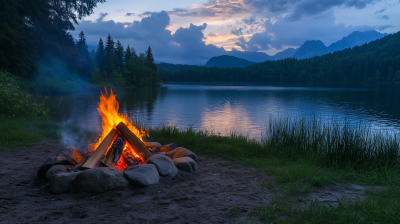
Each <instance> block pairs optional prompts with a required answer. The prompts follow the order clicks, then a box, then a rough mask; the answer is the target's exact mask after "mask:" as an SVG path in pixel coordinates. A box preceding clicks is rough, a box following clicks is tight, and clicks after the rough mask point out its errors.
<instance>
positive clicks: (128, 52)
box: [124, 44, 132, 64]
mask: <svg viewBox="0 0 400 224" xmlns="http://www.w3.org/2000/svg"><path fill="white" fill-rule="evenodd" d="M124 54H125V64H126V63H128V61H130V60H131V59H132V52H131V49H130V48H129V44H128V47H126V51H125V53H124Z"/></svg>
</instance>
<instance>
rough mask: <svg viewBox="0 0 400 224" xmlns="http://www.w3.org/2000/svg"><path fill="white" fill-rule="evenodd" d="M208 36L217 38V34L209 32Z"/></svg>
mask: <svg viewBox="0 0 400 224" xmlns="http://www.w3.org/2000/svg"><path fill="white" fill-rule="evenodd" d="M207 36H208V37H216V36H217V34H215V33H213V32H209V33H208V34H207Z"/></svg>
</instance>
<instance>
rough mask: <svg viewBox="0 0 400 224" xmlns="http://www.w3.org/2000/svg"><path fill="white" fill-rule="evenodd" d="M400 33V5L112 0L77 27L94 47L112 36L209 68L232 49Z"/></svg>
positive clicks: (159, 57)
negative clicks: (354, 34) (356, 34)
mask: <svg viewBox="0 0 400 224" xmlns="http://www.w3.org/2000/svg"><path fill="white" fill-rule="evenodd" d="M367 30H376V31H378V32H381V33H395V32H398V31H399V30H400V0H168V1H165V0H145V1H143V0H140V1H139V0H108V1H107V2H105V3H102V4H98V6H97V7H96V8H95V10H94V13H93V14H92V15H90V16H88V17H85V18H84V19H83V20H81V21H79V24H78V25H76V26H75V31H72V32H71V33H72V35H73V36H74V37H75V38H77V37H78V33H79V32H80V31H83V32H84V33H85V36H86V38H87V42H88V45H89V46H93V47H95V46H97V44H98V42H99V38H102V39H103V40H104V39H105V38H106V37H107V35H108V34H110V35H111V37H112V38H113V39H114V41H117V40H119V41H120V42H121V43H122V44H123V45H124V47H126V46H128V45H129V46H130V47H133V48H135V50H136V52H137V53H142V52H144V51H145V50H146V49H147V48H148V46H151V48H152V50H153V54H154V58H155V59H156V61H158V62H167V63H174V64H194V65H204V64H205V63H206V62H207V60H208V59H210V58H211V57H214V56H220V55H224V54H229V51H232V50H237V51H251V52H254V51H257V52H264V53H267V54H269V55H274V54H276V53H278V52H280V51H282V50H285V49H287V48H290V47H291V48H297V47H299V46H301V45H302V44H303V43H304V42H305V41H307V40H321V41H322V42H323V43H324V44H325V45H326V46H328V45H330V44H331V43H334V42H336V41H338V40H340V39H342V38H343V37H344V36H347V35H349V34H350V33H352V32H354V31H367Z"/></svg>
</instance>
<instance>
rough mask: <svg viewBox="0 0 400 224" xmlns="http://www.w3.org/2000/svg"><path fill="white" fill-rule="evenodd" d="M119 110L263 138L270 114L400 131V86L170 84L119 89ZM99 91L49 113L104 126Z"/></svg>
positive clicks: (69, 99)
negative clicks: (357, 122)
mask: <svg viewBox="0 0 400 224" xmlns="http://www.w3.org/2000/svg"><path fill="white" fill-rule="evenodd" d="M115 93H116V94H117V100H118V101H119V102H120V112H121V113H128V114H129V116H130V117H132V118H139V119H141V120H143V121H146V122H147V124H148V125H159V124H161V123H165V124H168V123H172V124H175V125H178V126H180V127H185V126H190V125H191V126H193V127H194V128H196V129H198V128H207V129H212V130H214V131H215V132H221V134H226V133H227V132H230V131H236V132H240V133H243V134H248V135H250V136H251V137H259V136H260V134H261V133H262V132H265V129H266V127H267V126H268V122H269V120H270V118H271V117H279V116H287V115H290V116H314V115H317V116H323V117H324V118H326V119H332V118H334V119H339V120H340V119H349V120H363V121H367V122H369V123H371V124H372V125H373V126H375V127H385V128H390V129H399V127H400V85H396V84H392V85H389V84H387V85H386V84H382V85H358V86H357V85H350V84H349V85H337V84H310V85H307V84H290V83H289V84H287V83H283V84H282V83H280V84H263V83H247V84H232V83H219V84H208V83H200V84H199V83H197V84H190V83H170V84H167V85H164V86H162V87H159V88H138V89H118V90H117V91H115ZM99 95H100V91H96V92H90V93H80V94H70V95H64V96H53V97H51V98H50V100H49V102H48V103H49V104H50V105H51V116H53V117H55V118H56V119H59V120H63V121H68V122H71V123H74V124H77V125H79V126H80V127H85V128H89V129H93V128H96V129H98V130H100V128H101V120H100V117H99V115H98V113H97V110H96V108H97V103H98V101H99Z"/></svg>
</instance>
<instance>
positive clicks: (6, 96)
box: [0, 70, 48, 117]
mask: <svg viewBox="0 0 400 224" xmlns="http://www.w3.org/2000/svg"><path fill="white" fill-rule="evenodd" d="M20 86H21V82H20V81H19V78H18V77H16V76H14V75H12V74H11V73H9V72H7V71H4V70H0V114H2V115H8V116H11V117H16V116H32V117H38V116H45V115H46V114H47V113H48V109H46V107H45V105H44V103H40V102H39V101H38V100H37V99H34V97H32V95H31V94H28V92H26V91H24V90H22V89H21V88H20Z"/></svg>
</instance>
